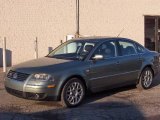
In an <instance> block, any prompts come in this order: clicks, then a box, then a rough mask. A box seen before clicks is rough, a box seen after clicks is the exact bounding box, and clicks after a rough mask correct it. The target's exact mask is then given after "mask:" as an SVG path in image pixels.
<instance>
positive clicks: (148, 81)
mask: <svg viewBox="0 0 160 120" xmlns="http://www.w3.org/2000/svg"><path fill="white" fill-rule="evenodd" d="M152 82H153V71H152V69H151V68H148V67H147V68H145V69H144V70H143V71H142V73H141V75H140V78H139V83H138V84H137V87H138V88H139V89H149V88H150V87H151V85H152Z"/></svg>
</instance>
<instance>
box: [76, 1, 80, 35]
mask: <svg viewBox="0 0 160 120" xmlns="http://www.w3.org/2000/svg"><path fill="white" fill-rule="evenodd" d="M75 37H76V38H78V37H79V0H76V33H75Z"/></svg>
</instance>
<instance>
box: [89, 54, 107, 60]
mask: <svg viewBox="0 0 160 120" xmlns="http://www.w3.org/2000/svg"><path fill="white" fill-rule="evenodd" d="M103 58H104V57H103V55H95V56H94V57H92V59H93V60H102V59H103Z"/></svg>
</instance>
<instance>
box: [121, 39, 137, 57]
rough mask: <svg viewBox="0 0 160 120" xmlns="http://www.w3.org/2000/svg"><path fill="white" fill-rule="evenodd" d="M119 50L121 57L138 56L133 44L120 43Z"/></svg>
mask: <svg viewBox="0 0 160 120" xmlns="http://www.w3.org/2000/svg"><path fill="white" fill-rule="evenodd" d="M119 50H120V53H121V56H127V55H134V54H136V49H135V46H134V44H133V43H132V42H127V41H119Z"/></svg>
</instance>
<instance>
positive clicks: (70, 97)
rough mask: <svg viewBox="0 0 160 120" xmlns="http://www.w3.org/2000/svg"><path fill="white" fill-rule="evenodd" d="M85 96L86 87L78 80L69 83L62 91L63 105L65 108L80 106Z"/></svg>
mask: <svg viewBox="0 0 160 120" xmlns="http://www.w3.org/2000/svg"><path fill="white" fill-rule="evenodd" d="M84 96H85V86H84V84H83V82H82V81H81V80H80V79H78V78H72V79H70V80H68V81H67V83H66V84H65V85H64V87H63V89H62V94H61V103H62V105H63V106H64V107H75V106H77V105H79V104H80V103H81V102H82V100H83V98H84Z"/></svg>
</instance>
